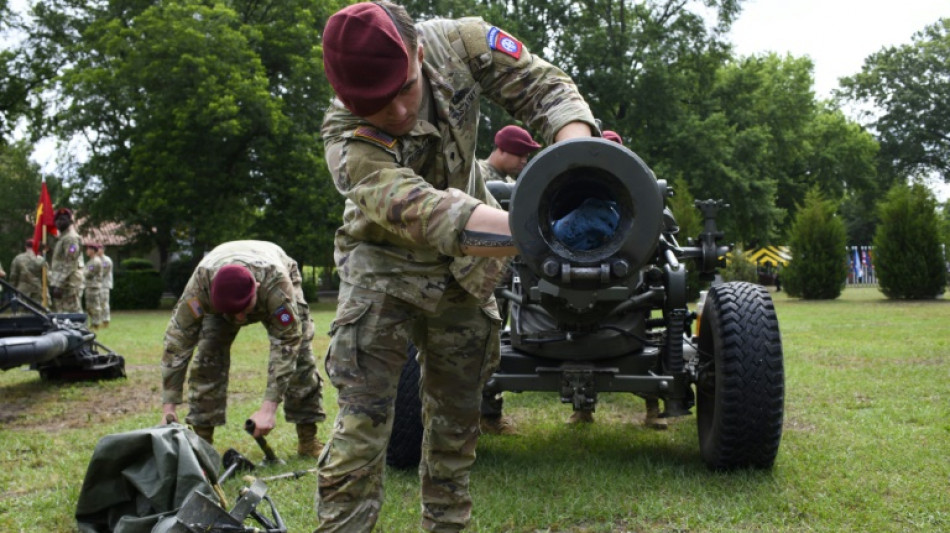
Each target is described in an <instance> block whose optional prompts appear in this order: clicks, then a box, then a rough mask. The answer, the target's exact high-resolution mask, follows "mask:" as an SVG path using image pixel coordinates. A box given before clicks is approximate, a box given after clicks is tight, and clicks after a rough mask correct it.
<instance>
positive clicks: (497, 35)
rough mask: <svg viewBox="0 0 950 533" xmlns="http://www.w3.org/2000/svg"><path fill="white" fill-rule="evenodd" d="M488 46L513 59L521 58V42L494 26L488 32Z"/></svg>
mask: <svg viewBox="0 0 950 533" xmlns="http://www.w3.org/2000/svg"><path fill="white" fill-rule="evenodd" d="M488 46H489V47H490V48H491V49H492V50H498V51H499V52H501V53H503V54H507V55H510V56H511V57H513V58H515V59H520V58H521V50H522V48H523V45H522V44H521V42H520V41H518V40H517V39H515V38H514V37H512V36H511V35H508V34H507V33H505V32H503V31H501V30H499V29H498V28H496V27H494V26H492V27H491V29H490V30H488Z"/></svg>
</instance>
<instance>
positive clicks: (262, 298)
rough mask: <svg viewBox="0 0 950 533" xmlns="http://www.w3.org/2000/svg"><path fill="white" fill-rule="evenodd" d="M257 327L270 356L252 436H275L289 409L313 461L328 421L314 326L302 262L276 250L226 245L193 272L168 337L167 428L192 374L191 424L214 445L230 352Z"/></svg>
mask: <svg viewBox="0 0 950 533" xmlns="http://www.w3.org/2000/svg"><path fill="white" fill-rule="evenodd" d="M255 322H261V323H262V324H263V325H264V328H265V329H266V330H267V334H268V337H269V338H270V345H271V349H270V358H269V361H268V365H267V389H266V391H265V392H264V399H263V402H262V403H261V407H260V409H259V410H258V411H257V412H255V413H254V414H252V415H251V416H250V420H252V421H253V422H254V424H255V426H256V429H255V432H254V436H255V437H258V436H262V435H266V434H267V433H269V432H270V431H271V429H273V428H274V426H275V424H276V412H277V406H278V405H279V404H280V403H281V402H284V415H285V417H286V419H287V421H288V422H293V423H294V424H295V425H296V428H297V444H298V446H297V452H298V453H299V454H300V455H302V456H308V457H314V458H315V457H317V456H318V455H319V452H320V449H321V448H322V444H321V443H320V442H319V441H318V440H317V438H316V435H317V423H318V422H322V421H323V420H324V419H325V418H326V414H325V413H324V412H323V382H322V380H321V378H320V375H319V374H318V373H317V368H316V363H315V361H314V357H313V352H312V346H311V343H312V342H313V321H312V320H311V318H310V307H309V306H308V305H307V302H306V300H305V299H304V295H303V288H302V280H301V277H300V271H299V270H298V268H297V263H296V261H294V260H293V259H291V258H290V257H289V256H288V255H287V254H286V253H285V252H284V250H282V249H281V248H280V247H279V246H277V245H276V244H273V243H270V242H264V241H233V242H228V243H224V244H222V245H220V246H218V247H216V248H215V249H214V250H212V251H211V252H209V253H208V255H206V256H205V257H204V259H202V260H201V262H200V263H199V264H198V267H197V268H195V271H194V273H193V274H192V275H191V279H189V280H188V284H187V285H186V286H185V289H184V291H183V292H182V295H181V298H179V299H178V303H177V304H176V305H175V309H174V311H172V318H171V321H170V322H169V323H168V328H167V329H166V330H165V351H164V355H163V356H162V404H163V405H162V420H163V421H166V422H169V421H175V420H177V419H178V417H177V414H176V406H177V405H178V404H180V403H182V396H183V393H182V391H183V388H184V383H185V375H186V373H187V374H188V406H189V413H188V416H187V418H186V421H187V422H188V423H189V424H191V425H192V426H193V428H194V430H195V433H197V434H198V435H200V436H201V437H202V438H204V439H205V440H207V441H208V442H213V441H214V427H215V426H220V425H223V424H224V423H225V409H226V407H227V388H228V371H229V368H230V363H231V344H232V343H233V342H234V338H235V336H237V333H238V330H240V329H241V327H242V326H245V325H247V324H253V323H255ZM196 347H197V353H196V354H195V356H194V365H193V367H192V369H191V371H190V372H188V363H189V361H190V360H191V358H192V353H193V352H194V351H195V348H196Z"/></svg>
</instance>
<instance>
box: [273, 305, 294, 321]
mask: <svg viewBox="0 0 950 533" xmlns="http://www.w3.org/2000/svg"><path fill="white" fill-rule="evenodd" d="M274 317H275V318H277V321H278V322H280V325H282V326H289V325H291V324H293V323H294V314H293V313H291V312H290V311H288V310H287V306H286V305H282V306H280V307H278V308H277V310H276V311H274Z"/></svg>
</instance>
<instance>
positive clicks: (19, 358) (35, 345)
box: [0, 329, 84, 370]
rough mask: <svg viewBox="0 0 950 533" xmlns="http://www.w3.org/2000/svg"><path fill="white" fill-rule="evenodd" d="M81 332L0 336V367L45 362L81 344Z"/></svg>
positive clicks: (6, 368) (7, 368)
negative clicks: (31, 335)
mask: <svg viewBox="0 0 950 533" xmlns="http://www.w3.org/2000/svg"><path fill="white" fill-rule="evenodd" d="M83 341H84V337H83V334H82V333H81V332H80V331H76V330H68V329H66V330H58V331H50V332H47V333H44V334H43V335H37V336H33V337H3V338H0V369H2V370H9V369H11V368H16V367H18V366H21V365H29V364H35V363H45V362H47V361H51V360H53V359H55V358H57V357H59V356H61V355H63V354H64V353H66V352H69V351H70V350H74V349H76V347H78V346H80V345H82V343H83Z"/></svg>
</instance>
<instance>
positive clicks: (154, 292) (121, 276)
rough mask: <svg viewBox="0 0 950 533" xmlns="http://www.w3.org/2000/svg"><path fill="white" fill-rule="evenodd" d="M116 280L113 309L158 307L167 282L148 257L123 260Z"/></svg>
mask: <svg viewBox="0 0 950 533" xmlns="http://www.w3.org/2000/svg"><path fill="white" fill-rule="evenodd" d="M114 281H115V286H114V287H113V289H112V294H111V302H110V304H111V306H112V308H113V309H158V307H159V304H160V303H161V300H162V292H163V291H164V290H165V289H164V285H165V284H164V283H163V282H162V277H161V275H159V273H158V271H157V270H155V268H154V267H153V266H152V263H151V262H150V261H148V260H147V259H141V258H131V259H126V260H124V261H122V263H121V264H120V267H119V269H118V270H116V272H115V280H114Z"/></svg>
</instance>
